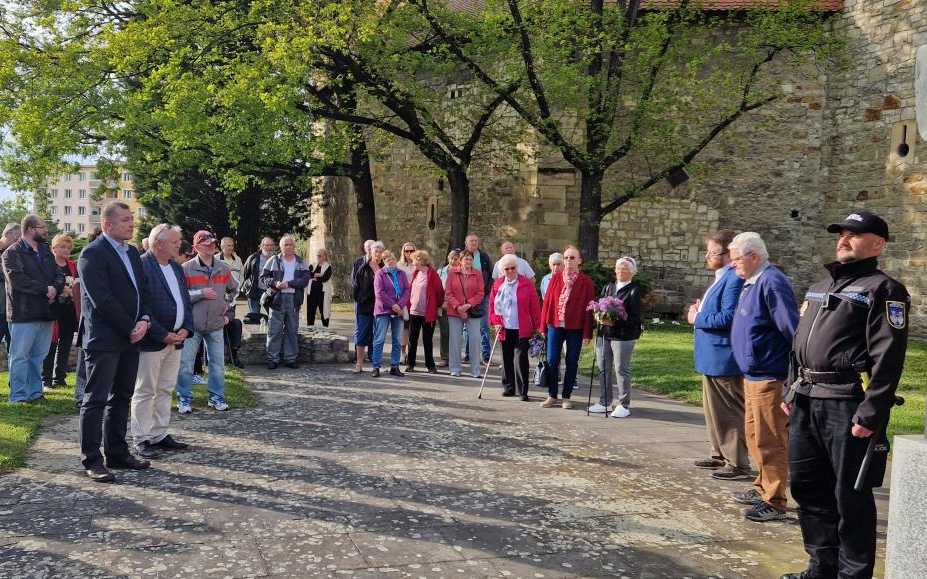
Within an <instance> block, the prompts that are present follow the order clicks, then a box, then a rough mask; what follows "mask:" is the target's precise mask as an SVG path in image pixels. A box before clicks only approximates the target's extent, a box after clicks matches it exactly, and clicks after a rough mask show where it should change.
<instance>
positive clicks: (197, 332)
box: [177, 231, 238, 414]
mask: <svg viewBox="0 0 927 579" xmlns="http://www.w3.org/2000/svg"><path fill="white" fill-rule="evenodd" d="M193 249H194V250H196V256H194V257H193V259H191V260H190V261H188V262H186V263H184V264H183V273H184V276H185V277H186V278H187V288H188V289H189V291H190V301H191V302H192V303H193V335H192V336H190V337H189V338H187V339H186V340H185V341H184V344H183V353H182V354H181V357H180V374H179V375H178V377H177V410H178V411H179V412H180V413H181V414H190V413H191V412H193V407H192V402H193V363H194V361H195V360H196V352H197V350H198V349H199V347H200V342H205V343H206V357H207V358H208V359H209V378H208V380H207V382H206V384H207V390H208V391H209V401H208V404H209V406H210V408H215V409H216V410H228V408H229V405H228V403H227V402H226V401H225V342H224V340H223V333H222V330H223V328H224V327H225V324H226V323H227V322H228V311H229V307H230V306H231V304H234V300H235V295H236V293H237V292H238V282H237V281H235V278H233V277H232V270H231V269H230V268H229V266H228V265H227V264H225V263H224V262H222V261H219V260H218V259H216V258H215V254H216V238H215V236H214V235H213V234H212V233H210V232H209V231H197V232H196V235H194V236H193Z"/></svg>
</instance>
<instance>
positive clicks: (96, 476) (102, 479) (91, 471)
mask: <svg viewBox="0 0 927 579" xmlns="http://www.w3.org/2000/svg"><path fill="white" fill-rule="evenodd" d="M84 472H85V473H86V474H87V478H89V479H90V480H92V481H93V482H98V483H111V482H116V477H114V476H113V473H111V472H109V470H107V469H106V467H105V466H103V465H99V466H92V467H90V468H88V469H87V470H86V471H84Z"/></svg>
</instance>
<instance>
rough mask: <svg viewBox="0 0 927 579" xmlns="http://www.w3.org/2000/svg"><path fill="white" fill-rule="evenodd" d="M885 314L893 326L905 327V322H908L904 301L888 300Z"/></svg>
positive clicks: (900, 328) (899, 328)
mask: <svg viewBox="0 0 927 579" xmlns="http://www.w3.org/2000/svg"><path fill="white" fill-rule="evenodd" d="M885 315H886V316H887V317H888V323H889V325H891V326H892V327H893V328H896V329H898V330H902V329H904V326H905V323H907V320H906V318H905V316H906V313H905V303H904V302H896V301H886V302H885Z"/></svg>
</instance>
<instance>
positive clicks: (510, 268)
mask: <svg viewBox="0 0 927 579" xmlns="http://www.w3.org/2000/svg"><path fill="white" fill-rule="evenodd" d="M503 269H505V271H517V270H518V267H517V266H515V267H506V268H503Z"/></svg>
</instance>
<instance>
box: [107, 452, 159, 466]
mask: <svg viewBox="0 0 927 579" xmlns="http://www.w3.org/2000/svg"><path fill="white" fill-rule="evenodd" d="M106 466H107V468H125V469H129V470H145V469H146V468H148V467H149V466H151V463H150V462H148V461H147V460H139V459H137V458H135V457H134V456H132V455H131V454H128V455H126V456H125V458H120V459H118V460H110V459H108V458H107V459H106Z"/></svg>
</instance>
